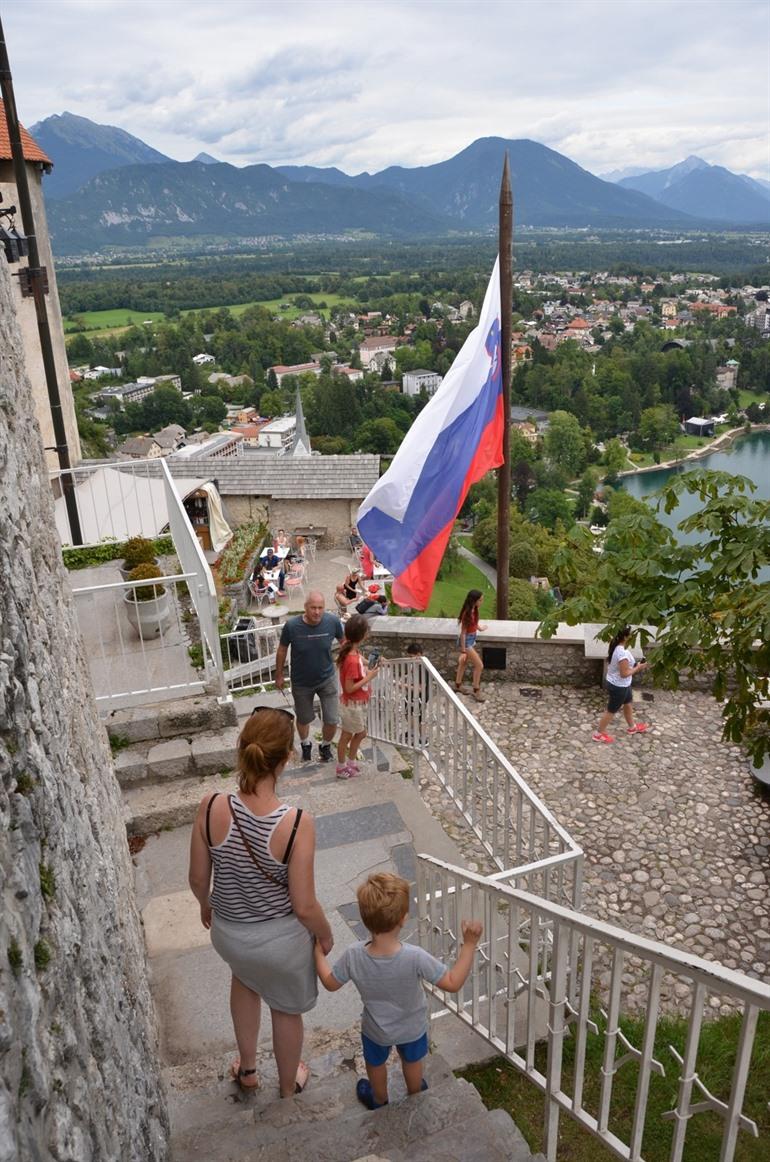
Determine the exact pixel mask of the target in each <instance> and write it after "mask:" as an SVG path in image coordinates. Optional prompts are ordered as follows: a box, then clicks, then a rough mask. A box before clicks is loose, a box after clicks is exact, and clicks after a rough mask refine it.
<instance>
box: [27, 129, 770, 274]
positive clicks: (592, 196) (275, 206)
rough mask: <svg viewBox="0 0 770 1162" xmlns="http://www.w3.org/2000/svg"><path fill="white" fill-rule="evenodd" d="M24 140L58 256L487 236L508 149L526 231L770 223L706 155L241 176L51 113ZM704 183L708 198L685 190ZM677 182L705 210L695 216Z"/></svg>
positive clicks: (502, 146)
mask: <svg viewBox="0 0 770 1162" xmlns="http://www.w3.org/2000/svg"><path fill="white" fill-rule="evenodd" d="M30 132H31V133H32V135H33V137H34V138H35V139H36V141H37V142H38V143H39V144H40V145H41V146H42V148H43V149H45V151H46V153H47V154H48V156H49V157H50V158H51V160H52V161H53V162H54V170H53V173H52V174H51V175H49V176H47V177H46V178H45V179H44V182H45V184H44V187H43V188H44V192H45V195H46V201H47V203H48V217H49V224H50V227H51V233H52V235H53V236H54V241H55V246H56V249H57V250H58V251H59V252H60V253H63V254H66V253H80V252H82V251H91V250H95V249H99V248H101V247H103V246H108V245H123V246H126V245H132V246H136V245H146V244H151V243H153V241H154V240H156V239H158V238H160V237H164V238H165V237H179V236H188V237H196V236H216V237H219V238H221V237H236V238H237V237H241V238H250V237H255V236H265V235H278V236H282V237H296V236H299V235H314V236H318V235H323V234H340V233H346V232H351V231H356V232H360V233H371V234H374V235H378V236H384V237H394V238H397V237H400V238H404V237H410V236H411V237H418V236H420V237H426V236H433V237H435V236H442V235H447V234H451V233H458V232H462V233H466V232H478V231H482V232H490V231H492V230H494V229H495V228H496V223H497V216H498V194H499V184H500V174H501V170H502V161H503V156H504V154H505V151H506V150H507V151H508V153H509V157H510V165H511V178H512V182H513V189H514V198H515V220H516V222H517V223H518V224H521V225H529V226H537V227H548V226H567V227H593V228H612V227H615V228H631V227H648V228H673V229H676V228H679V229H686V228H688V227H697V226H702V225H703V224H704V220H706V219H708V220H709V221H710V222H711V224H712V225H716V224H717V223H718V222H722V223H726V222H728V221H735V222H741V223H744V224H752V225H753V224H758V225H759V224H761V223H762V222H765V223H767V220H768V218H770V190H767V191H765V190H763V187H762V186H761V185H760V183H757V182H754V181H753V179H751V178H746V177H741V176H739V175H736V174H731V173H730V172H729V171H728V170H723V169H722V167H720V166H708V165H707V163H706V162H702V161H700V159H688V161H687V162H685V163H682V167H683V168H682V167H676V166H675V167H673V168H672V170H670V171H660V172H659V173H656V174H641V175H636V176H632V177H624V178H623V179H621V180H620V181H618V182H616V183H613V182H609V181H603V180H602V179H601V178H598V177H595V176H594V175H593V174H591V173H589V172H588V171H587V170H585V169H582V168H581V167H580V166H578V165H576V164H575V162H573V161H570V160H569V158H567V157H565V156H564V155H563V154H560V153H557V152H556V151H555V150H552V149H549V148H548V147H547V146H544V145H541V144H539V143H538V142H535V141H529V140H510V141H509V140H505V139H504V138H499V137H485V138H480V139H479V140H478V141H474V142H473V143H472V144H471V145H469V146H468V147H467V148H466V149H464V150H462V151H461V152H460V153H458V154H456V155H455V156H454V157H452V158H449V159H447V160H446V161H442V162H438V163H436V164H435V165H429V166H417V167H414V168H407V167H403V166H390V167H388V168H387V169H384V170H381V171H380V172H379V173H374V174H369V173H361V174H357V175H355V176H351V175H348V174H345V173H343V172H342V171H341V170H339V169H336V168H323V167H314V166H277V167H271V166H268V165H252V166H245V167H243V168H237V167H235V166H231V165H228V164H226V163H223V162H217V161H216V159H214V158H212V157H211V156H210V155H208V154H199V155H198V157H197V158H196V159H195V160H194V161H192V162H178V161H174V160H173V159H171V158H168V157H166V156H165V155H163V154H161V153H159V152H158V151H157V150H154V149H151V148H150V146H148V145H146V144H145V143H144V142H143V141H140V140H139V138H136V137H132V136H131V134H129V133H126V132H125V131H124V130H122V129H117V128H115V127H112V126H107V125H97V124H95V123H94V122H92V121H89V120H88V119H87V118H85V117H76V116H75V115H74V114H71V113H63V114H59V115H57V116H54V117H48V118H46V120H44V121H41V122H38V123H37V124H36V125H33V126H32V128H31V130H30ZM695 163H697V164H695ZM675 171H681V172H679V173H675ZM713 171H716V172H713ZM665 175H669V180H667V177H666V176H665ZM671 175H673V176H671ZM704 175H705V180H706V181H707V182H708V183H710V185H711V187H712V196H711V200H710V201H709V198H708V197H707V196H705V195H704V194H702V193H700V194H699V193H698V189H697V188H696V189H695V190H693V189H692V184H693V179H695V184H696V187H697V179H698V178H702V177H704ZM725 175H727V177H725ZM729 179H732V181H730V180H729ZM688 182H690V185H689V186H688V185H687V184H686V183H688ZM634 183H636V184H634ZM640 183H641V184H640ZM728 185H729V186H730V188H731V190H732V196H733V202H734V203H736V204H737V206H738V209H737V211H736V214H737V215H738V216H736V217H734V218H730V217H729V215H727V214H722V215H719V214H716V213H714V212H713V211H714V206H715V205H716V203H717V202H718V201H719V191H720V190H722V191H724V188H725V187H726V186H728ZM680 187H683V188H684V191H685V194H688V191H689V197H690V198H692V199H695V200H697V199H698V198H699V199H700V201H699V203H698V204H699V206H700V207H703V208H699V209H697V210H693V209H691V208H690V203H689V202H688V197H687V196H684V195H683V194H682V191H681V188H680ZM754 187H755V188H754Z"/></svg>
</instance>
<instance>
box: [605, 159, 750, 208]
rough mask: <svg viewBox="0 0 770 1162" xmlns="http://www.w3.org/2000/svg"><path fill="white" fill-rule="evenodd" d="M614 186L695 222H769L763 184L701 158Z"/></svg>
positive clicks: (632, 178)
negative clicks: (643, 195)
mask: <svg viewBox="0 0 770 1162" xmlns="http://www.w3.org/2000/svg"><path fill="white" fill-rule="evenodd" d="M617 184H618V185H619V186H622V187H623V188H624V189H627V190H638V191H639V192H640V193H643V194H648V195H649V196H650V197H651V198H655V200H656V201H658V202H660V203H661V204H662V205H664V206H670V207H671V208H672V209H674V210H683V211H684V212H685V213H686V214H692V215H694V216H695V217H697V218H711V219H713V220H715V221H723V222H733V223H736V224H743V225H754V224H756V223H760V222H765V223H767V222H768V220H770V188H768V186H767V184H766V183H763V182H758V181H755V180H754V178H751V177H749V176H748V174H735V173H732V172H731V171H730V170H729V169H725V168H724V166H721V165H709V164H708V162H706V161H704V160H703V158H702V157H695V156H690V157H687V158H685V160H684V161H680V162H679V164H678V165H674V166H671V167H670V169H660V170H653V171H651V172H648V173H636V174H633V175H629V176H626V177H622V178H620V180H619V181H618V183H617Z"/></svg>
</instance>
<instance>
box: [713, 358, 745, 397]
mask: <svg viewBox="0 0 770 1162" xmlns="http://www.w3.org/2000/svg"><path fill="white" fill-rule="evenodd" d="M740 366H741V365H740V363H738V361H737V359H728V360H727V363H725V364H724V365H723V366H722V367H717V370H716V381H717V386H718V387H721V388H722V390H723V391H731V390H732V389H733V388H734V387H735V386H736V385H737V383H738V371H739V369H740Z"/></svg>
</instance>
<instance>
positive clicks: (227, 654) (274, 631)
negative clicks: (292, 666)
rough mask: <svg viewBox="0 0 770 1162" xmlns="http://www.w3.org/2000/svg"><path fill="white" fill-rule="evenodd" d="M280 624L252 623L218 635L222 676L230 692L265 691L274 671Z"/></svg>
mask: <svg viewBox="0 0 770 1162" xmlns="http://www.w3.org/2000/svg"><path fill="white" fill-rule="evenodd" d="M280 634H281V627H280V626H278V625H275V624H273V625H255V626H250V627H248V628H247V629H240V630H233V631H232V632H231V633H225V634H222V635H221V639H220V640H221V648H222V657H223V664H224V667H225V670H224V680H225V682H226V683H227V688H228V690H229V691H230V692H231V693H241V692H244V691H247V690H261V691H264V690H265V688H266V686H267V685H268V683H270V682H272V680H273V675H274V673H275V655H276V651H277V649H278V641H279V638H280Z"/></svg>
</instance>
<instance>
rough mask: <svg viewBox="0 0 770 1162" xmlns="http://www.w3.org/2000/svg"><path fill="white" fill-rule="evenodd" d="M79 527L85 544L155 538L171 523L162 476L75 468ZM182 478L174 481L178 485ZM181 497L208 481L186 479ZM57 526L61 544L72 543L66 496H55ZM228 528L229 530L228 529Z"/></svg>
mask: <svg viewBox="0 0 770 1162" xmlns="http://www.w3.org/2000/svg"><path fill="white" fill-rule="evenodd" d="M75 479H76V481H77V484H76V487H75V496H76V499H77V506H78V516H79V517H80V531H81V533H82V537H83V544H84V545H95V544H98V543H99V541H104V540H116V541H125V540H127V539H128V538H129V537H139V536H141V537H149V538H151V539H152V538H155V537H158V536H160V535H161V533H163V531H164V530H165V529H166V528H167V527H168V507H167V504H166V491H165V486H164V483H163V480H162V478H161V477H160V476H146V475H143V474H140V473H135V472H121V471H120V470H119V469H117V468H96V469H94V471H93V472H87V473H85V472H83V471H82V469H81V470H76V472H75ZM179 483H180V482H179V481H175V484H176V485H177V487H179ZM182 484H183V488H184V492H181V490H180V495H181V496H182V499H184V498H185V497H186V496H189V495H190V494H191V493H192V492H197V491H198V489H200V488H202V487H203V486H204V485H207V486H208V487H207V492H208V488H209V487H211V488H213V485H210V482H209V481H208V480H206V479H205V478H203V479H201V480H184V481H183V482H182ZM56 528H57V531H58V533H59V539H60V540H61V543H62V545H71V544H72V536H71V534H70V528H69V521H68V519H67V507H66V504H65V501H64V497H63V496H60V497H58V498H57V499H56ZM228 531H229V530H228Z"/></svg>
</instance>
